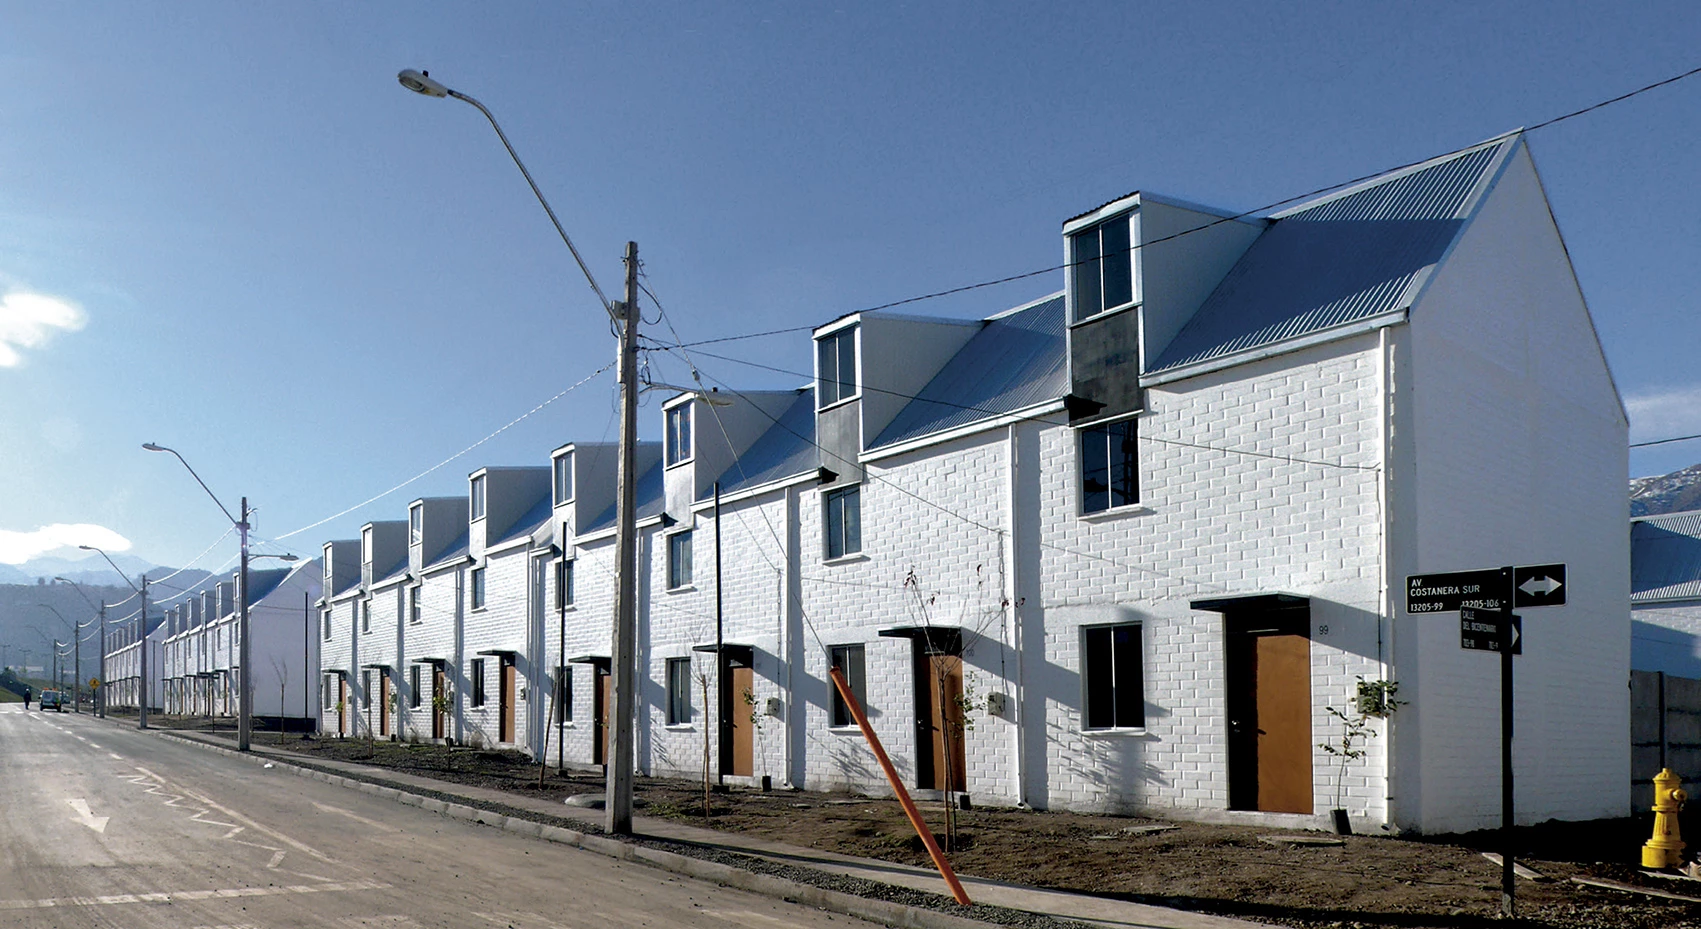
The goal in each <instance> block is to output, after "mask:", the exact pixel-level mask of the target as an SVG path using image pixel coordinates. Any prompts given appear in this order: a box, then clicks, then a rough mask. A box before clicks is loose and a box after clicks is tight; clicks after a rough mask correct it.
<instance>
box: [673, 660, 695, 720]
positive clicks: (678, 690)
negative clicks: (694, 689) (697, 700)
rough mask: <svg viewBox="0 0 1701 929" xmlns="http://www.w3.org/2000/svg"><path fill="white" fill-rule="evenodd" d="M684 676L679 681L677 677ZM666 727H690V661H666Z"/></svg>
mask: <svg viewBox="0 0 1701 929" xmlns="http://www.w3.org/2000/svg"><path fill="white" fill-rule="evenodd" d="M681 673H683V674H684V678H683V679H681V678H680V677H679V676H678V675H680V674H681ZM667 725H669V726H689V725H691V659H690V658H669V659H667Z"/></svg>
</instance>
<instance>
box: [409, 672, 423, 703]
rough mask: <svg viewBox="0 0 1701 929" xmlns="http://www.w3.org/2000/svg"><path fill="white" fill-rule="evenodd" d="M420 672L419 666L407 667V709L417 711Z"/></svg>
mask: <svg viewBox="0 0 1701 929" xmlns="http://www.w3.org/2000/svg"><path fill="white" fill-rule="evenodd" d="M419 676H420V671H419V665H417V664H410V665H408V709H411V710H417V709H419V705H420V686H421V685H420V681H419Z"/></svg>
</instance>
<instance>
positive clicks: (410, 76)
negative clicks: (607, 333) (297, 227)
mask: <svg viewBox="0 0 1701 929" xmlns="http://www.w3.org/2000/svg"><path fill="white" fill-rule="evenodd" d="M396 80H397V81H399V82H400V83H401V85H402V86H403V87H406V88H407V89H408V90H411V91H413V92H414V93H416V94H421V95H424V96H427V97H453V98H455V99H456V100H460V101H462V102H463V103H468V104H471V105H472V106H474V107H476V108H477V109H478V111H479V112H480V113H483V114H484V118H485V119H487V120H489V121H490V127H491V128H492V129H495V130H496V136H497V138H499V139H501V140H502V146H503V147H504V148H506V149H507V150H508V157H510V158H512V159H514V165H515V167H517V168H519V169H520V173H521V174H523V175H525V178H526V183H527V184H530V185H531V188H532V193H533V194H534V195H535V196H536V197H537V202H538V203H539V204H542V206H543V210H544V212H545V213H548V214H549V221H550V222H551V223H554V224H555V231H556V232H557V233H559V234H560V236H561V241H562V242H564V243H566V245H567V250H568V251H570V252H572V253H573V260H574V261H576V262H578V263H579V270H580V271H582V272H584V275H585V280H586V281H589V282H590V285H591V290H592V291H594V292H595V293H596V295H597V302H598V303H600V304H601V305H602V308H603V309H604V310H605V311H607V313H608V316H609V318H610V319H612V320H614V324H615V326H616V327H617V328H618V329H619V330H620V353H619V355H618V356H617V357H618V364H617V367H618V369H619V376H620V466H619V491H618V492H617V493H616V494H615V530H614V532H615V543H614V547H615V551H616V555H615V568H614V574H615V595H614V648H613V654H612V656H611V662H610V663H611V665H612V667H611V670H612V671H613V676H614V701H613V702H614V706H613V707H612V708H611V709H610V711H609V715H610V717H611V718H612V719H613V720H614V733H613V737H612V738H611V740H610V741H611V742H612V744H611V745H610V751H611V754H612V755H613V759H612V760H611V761H610V763H609V765H608V778H607V784H608V791H607V802H606V806H607V821H606V826H607V829H608V831H609V832H612V833H617V834H627V833H630V832H631V831H632V773H633V772H632V767H633V765H632V741H633V739H632V721H633V716H634V715H635V711H636V709H637V703H636V701H635V699H634V696H635V691H634V688H635V684H636V669H635V668H634V666H633V660H634V657H635V654H636V649H637V638H638V632H637V629H638V622H637V616H638V611H637V584H636V578H637V576H638V570H637V569H638V545H637V538H638V533H637V517H636V514H637V489H636V488H637V483H638V476H637V474H636V473H635V471H634V468H633V463H634V461H635V459H636V446H637V441H638V439H637V436H638V364H637V362H638V319H639V316H638V244H637V243H636V242H627V243H626V293H625V299H624V300H622V301H620V302H619V303H610V302H609V300H608V298H607V297H605V296H604V295H603V292H602V288H601V287H598V286H597V281H596V278H595V277H594V276H593V275H592V274H591V269H590V268H589V267H587V266H586V265H585V260H584V259H583V258H581V257H580V256H579V250H578V249H577V248H574V247H573V240H572V239H571V238H569V237H568V235H567V230H566V229H564V228H562V226H561V221H560V220H559V219H557V218H556V216H555V210H553V209H551V208H550V205H549V201H548V200H547V199H545V198H544V196H543V191H541V190H539V189H538V186H537V182H536V181H533V180H532V174H531V172H530V171H527V170H526V166H525V163H524V162H522V161H520V156H519V154H518V153H517V152H515V151H514V146H513V145H511V144H510V143H509V142H508V135H507V134H506V133H504V132H503V131H502V127H501V126H500V125H498V124H497V122H496V117H495V116H493V115H491V112H490V110H489V109H488V108H486V107H485V105H484V104H482V103H480V102H478V101H477V100H474V99H473V98H471V97H469V96H467V95H466V94H463V93H461V92H459V91H456V90H451V89H450V88H448V87H446V86H444V85H443V83H442V82H440V81H437V80H435V79H433V78H432V77H431V74H430V72H427V71H415V70H413V69H412V68H409V69H407V70H405V71H402V72H401V73H399V74H397V75H396Z"/></svg>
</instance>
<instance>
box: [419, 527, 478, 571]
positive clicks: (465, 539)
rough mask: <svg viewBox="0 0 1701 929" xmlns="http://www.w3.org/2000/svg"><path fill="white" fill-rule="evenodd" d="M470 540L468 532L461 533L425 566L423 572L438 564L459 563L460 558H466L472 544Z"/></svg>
mask: <svg viewBox="0 0 1701 929" xmlns="http://www.w3.org/2000/svg"><path fill="white" fill-rule="evenodd" d="M471 538H472V537H471V534H470V533H469V532H462V533H461V536H460V538H458V539H456V540H455V541H453V542H451V543H449V545H448V546H447V547H445V548H444V549H443V551H442V552H440V553H439V554H438V555H437V557H436V559H434V560H432V561H430V562H428V563H427V564H426V565H425V568H424V570H427V571H429V570H431V569H432V568H435V567H437V566H438V565H440V564H445V563H447V562H451V561H460V560H461V559H462V558H465V557H467V551H468V550H469V549H470V548H471V544H472V543H471Z"/></svg>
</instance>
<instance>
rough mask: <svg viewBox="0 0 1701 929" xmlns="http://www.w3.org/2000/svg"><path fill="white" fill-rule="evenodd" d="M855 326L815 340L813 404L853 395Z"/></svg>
mask: <svg viewBox="0 0 1701 929" xmlns="http://www.w3.org/2000/svg"><path fill="white" fill-rule="evenodd" d="M856 330H857V327H856V326H851V327H850V328H848V329H840V330H839V331H838V332H835V333H833V334H832V335H825V336H822V337H821V338H819V339H817V340H816V342H815V361H816V365H815V367H816V377H815V405H816V407H817V408H818V409H826V408H827V407H830V406H832V405H833V404H835V403H838V402H839V401H841V400H849V399H850V398H852V397H854V396H856Z"/></svg>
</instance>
